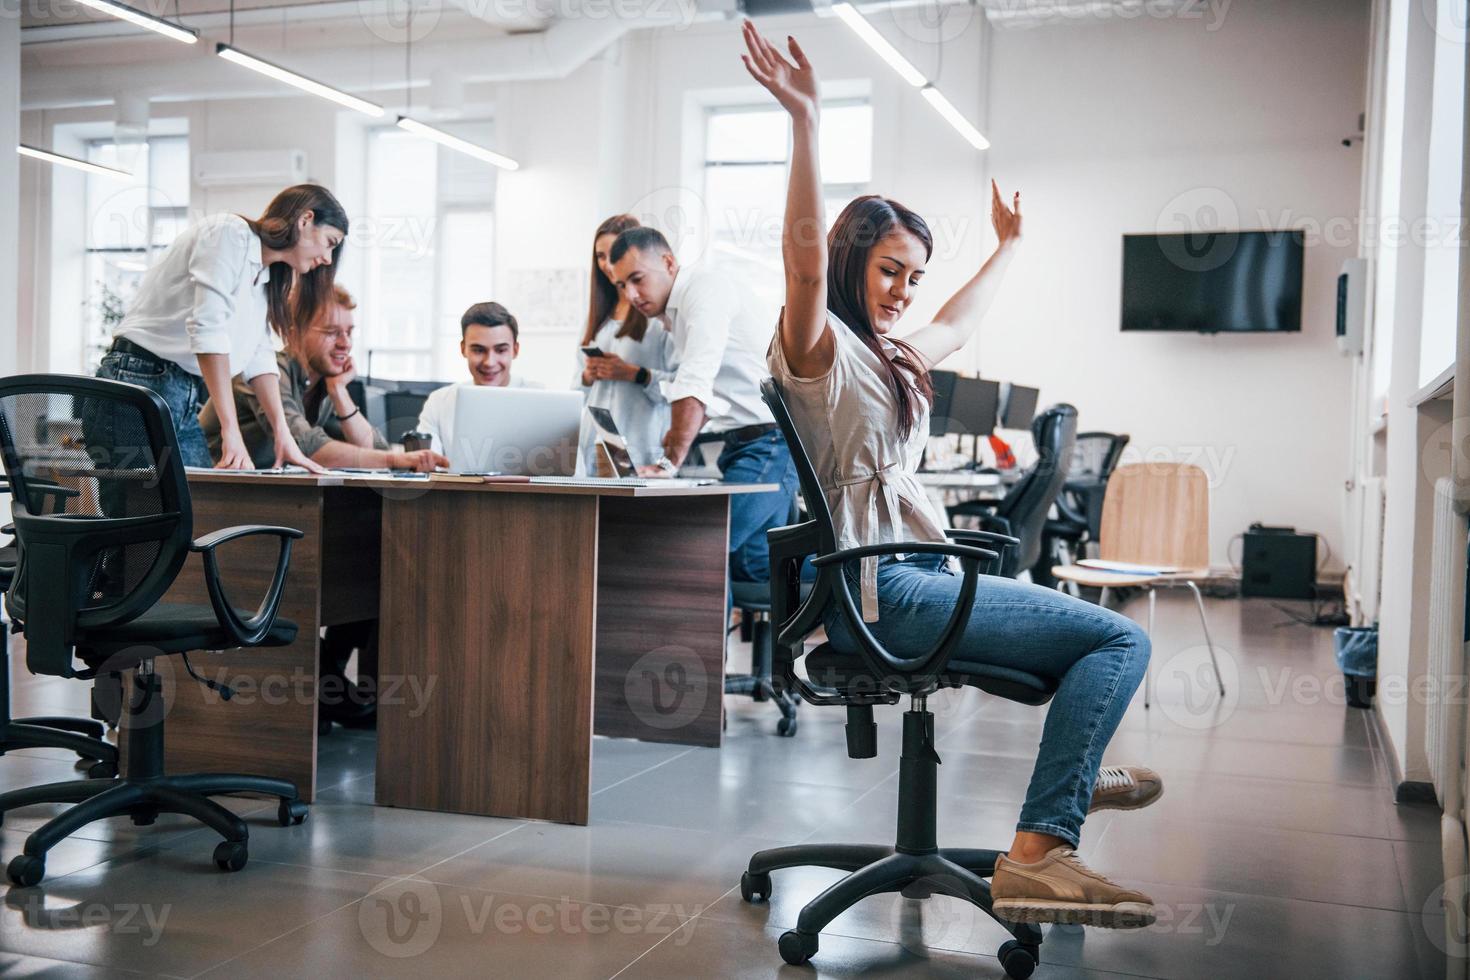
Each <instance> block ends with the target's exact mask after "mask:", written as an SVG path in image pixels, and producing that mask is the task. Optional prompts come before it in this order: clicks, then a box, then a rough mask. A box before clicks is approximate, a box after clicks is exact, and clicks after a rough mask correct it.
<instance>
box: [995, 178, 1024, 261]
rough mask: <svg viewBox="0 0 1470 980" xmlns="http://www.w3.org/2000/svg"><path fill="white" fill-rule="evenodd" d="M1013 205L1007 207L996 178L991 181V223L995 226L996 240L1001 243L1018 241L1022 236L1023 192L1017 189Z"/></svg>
mask: <svg viewBox="0 0 1470 980" xmlns="http://www.w3.org/2000/svg"><path fill="white" fill-rule="evenodd" d="M1011 200H1012V205H1011V207H1006V202H1005V200H1004V198H1002V197H1001V196H1000V188H999V187H998V186H997V185H996V183H995V181H994V180H991V182H990V223H991V225H992V226H994V228H995V238H996V241H997V242H999V243H1000V244H1001V245H1004V244H1006V243H1007V242H1011V241H1017V240H1019V239H1020V237H1021V192H1020V191H1016V195H1015V197H1014V198H1012V199H1011Z"/></svg>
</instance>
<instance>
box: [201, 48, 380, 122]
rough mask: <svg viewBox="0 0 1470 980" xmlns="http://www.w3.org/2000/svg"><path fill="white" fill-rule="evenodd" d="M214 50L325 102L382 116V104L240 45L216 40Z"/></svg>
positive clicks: (229, 59) (374, 115) (222, 55)
mask: <svg viewBox="0 0 1470 980" xmlns="http://www.w3.org/2000/svg"><path fill="white" fill-rule="evenodd" d="M214 53H215V54H217V55H219V56H220V57H221V58H223V59H225V60H226V61H233V62H234V63H235V64H237V65H241V66H243V67H245V68H249V69H250V70H251V71H254V72H259V73H260V74H262V75H265V76H266V77H267V78H274V79H275V80H276V81H278V82H285V83H286V84H287V85H294V86H295V87H296V88H299V89H301V91H303V92H310V93H311V94H312V95H315V96H317V97H318V98H323V99H326V100H327V101H328V102H335V103H337V104H338V105H341V106H346V107H347V108H349V109H356V110H357V111H358V112H360V113H362V114H363V115H365V116H372V117H373V118H374V119H381V118H382V117H383V115H384V111H385V110H384V109H383V107H382V106H380V105H378V104H377V103H375V102H369V101H367V100H366V99H359V98H358V97H357V96H355V95H349V94H348V93H346V92H344V91H342V90H341V89H337V88H332V86H330V85H324V84H322V83H321V82H318V81H316V80H315V79H311V78H307V77H306V76H305V75H300V74H297V73H296V72H294V71H291V70H290V69H289V68H282V67H281V66H280V65H277V64H272V63H271V62H269V61H266V60H265V59H263V58H257V57H255V55H253V54H246V53H245V52H244V51H241V50H240V49H239V48H235V47H231V46H230V45H228V44H216V45H215V46H214Z"/></svg>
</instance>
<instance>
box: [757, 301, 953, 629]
mask: <svg viewBox="0 0 1470 980" xmlns="http://www.w3.org/2000/svg"><path fill="white" fill-rule="evenodd" d="M827 324H828V326H829V327H830V328H831V330H832V335H833V337H834V338H835V341H836V342H835V343H834V344H833V348H834V353H833V357H832V367H831V368H829V369H828V371H827V373H826V374H823V375H820V376H818V377H815V378H803V377H801V376H800V375H798V374H797V373H796V372H794V371H793V370H791V366H790V365H789V364H787V363H786V354H785V351H783V350H782V349H781V338H780V337H779V336H777V337H775V338H774V339H772V341H771V347H770V352H769V354H768V356H767V360H768V362H769V363H770V366H771V373H772V374H773V375H774V376H775V378H776V380H777V381H779V382H780V383H781V389H782V394H783V398H784V400H785V402H786V408H787V410H788V411H789V412H790V413H791V421H792V424H793V425H795V426H796V431H797V434H798V435H799V436H801V442H802V445H803V446H805V447H806V450H807V453H808V456H809V458H810V459H811V463H812V468H813V469H814V470H816V474H817V481H818V482H819V483H821V485H822V491H823V493H824V494H825V495H826V497H827V508H828V510H830V511H831V513H832V525H833V529H834V531H835V532H836V536H837V547H838V548H856V547H859V546H861V545H865V544H889V543H892V542H895V541H944V540H946V538H945V534H944V529H945V526H946V522H945V520H944V518H943V517H942V516H941V515H940V514H939V512H938V511H936V510H935V509H934V504H933V502H931V501H930V499H929V495H928V494H927V493H926V492H925V491H924V487H923V485H922V484H920V483H919V481H918V479H917V478H916V477H915V476H914V474H915V473H916V472H917V471H918V469H919V463H920V461H921V460H922V459H923V458H924V446H925V444H926V443H927V442H928V439H929V403H928V402H927V401H926V400H925V399H923V398H922V397H919V398H916V399H915V405H914V408H915V411H914V426H913V429H912V430H911V431H910V432H909V436H908V438H907V439H901V438H899V434H898V403H897V402H896V401H895V399H894V396H893V390H892V389H891V388H889V386H888V372H887V370H886V368H885V367H884V365H883V362H882V361H881V360H879V358H878V355H877V354H875V353H873V351H872V349H870V348H869V347H868V346H867V345H866V344H864V343H863V342H862V341H861V340H859V339H858V337H857V335H856V334H854V333H853V332H852V331H851V330H849V329H848V328H847V327H846V326H845V325H844V324H843V323H842V321H841V320H839V319H837V317H835V316H833V315H832V314H831V313H830V312H829V313H828V314H827ZM878 344H879V347H880V349H881V350H882V351H883V355H884V356H885V357H887V358H889V359H890V360H891V359H892V358H893V357H895V356H896V355H897V354H898V348H897V347H895V346H894V344H893V343H892V342H891V341H889V340H887V339H886V338H882V337H880V338H879V340H878ZM861 567H862V608H863V619H864V620H866V621H868V622H873V621H875V620H877V618H878V559H877V558H864V559H862V566H861Z"/></svg>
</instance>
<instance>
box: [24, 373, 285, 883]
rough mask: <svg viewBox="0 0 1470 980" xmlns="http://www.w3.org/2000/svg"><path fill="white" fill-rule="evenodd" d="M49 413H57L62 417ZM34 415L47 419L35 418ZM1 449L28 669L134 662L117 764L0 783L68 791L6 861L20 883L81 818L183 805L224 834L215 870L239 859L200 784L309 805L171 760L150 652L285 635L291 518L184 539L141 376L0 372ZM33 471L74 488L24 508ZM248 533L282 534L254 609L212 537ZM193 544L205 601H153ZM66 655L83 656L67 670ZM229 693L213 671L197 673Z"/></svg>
mask: <svg viewBox="0 0 1470 980" xmlns="http://www.w3.org/2000/svg"><path fill="white" fill-rule="evenodd" d="M58 412H59V413H61V416H60V418H61V421H58ZM43 416H44V418H43ZM0 454H3V460H4V465H5V472H6V474H7V476H8V477H9V479H10V483H11V485H12V486H13V487H14V488H15V491H16V493H15V508H14V518H15V534H16V540H17V542H18V555H19V561H18V563H17V567H16V572H15V581H14V583H13V585H12V587H11V589H10V591H9V593H8V594H7V596H6V609H7V611H8V612H9V613H10V616H11V619H12V620H13V621H14V622H15V623H16V624H17V625H18V626H19V628H20V629H21V631H22V632H24V634H25V637H26V666H27V667H28V668H29V669H30V670H31V672H32V673H37V674H48V675H51V676H55V677H74V678H79V679H84V680H85V679H93V678H96V677H98V676H99V675H117V674H121V673H123V672H125V671H132V672H133V685H132V694H131V697H130V698H129V699H128V703H127V704H126V706H125V708H124V712H125V714H124V717H125V719H126V724H125V726H124V727H125V728H126V729H127V739H128V753H127V773H126V775H124V776H123V777H122V778H120V779H111V780H101V779H91V780H77V781H73V782H64V783H50V784H47V785H44V786H32V787H27V788H25V789H18V790H13V791H11V792H8V793H3V794H0V818H3V814H4V813H6V812H8V811H10V810H14V809H16V808H18V807H22V806H29V805H31V804H34V803H74V804H76V805H75V806H73V807H71V808H70V809H68V810H67V811H66V812H64V813H62V814H61V815H59V816H57V817H55V818H54V819H52V820H50V821H48V822H47V823H45V824H44V825H42V826H41V827H40V828H39V829H37V830H36V831H35V832H34V833H32V834H31V835H30V836H29V837H28V838H26V842H25V853H23V854H21V855H19V856H17V857H16V858H14V859H13V860H12V861H11V862H10V865H9V867H8V868H7V869H6V871H7V874H8V875H9V877H10V880H11V881H12V882H13V883H15V884H16V885H19V886H27V885H34V884H36V883H38V882H39V881H40V880H41V878H42V877H43V876H44V874H45V870H46V863H45V862H46V852H47V851H49V850H50V849H51V848H52V847H54V846H55V845H56V844H57V843H58V842H60V841H61V840H63V839H65V838H66V837H68V836H69V835H71V834H73V833H75V832H76V831H77V830H79V829H80V828H81V827H83V826H85V825H87V824H89V823H92V822H93V821H96V820H101V819H103V818H105V817H112V816H120V815H123V814H127V815H129V816H131V817H132V819H133V822H134V823H135V824H139V825H146V824H151V823H152V822H153V821H154V820H155V819H156V818H157V816H158V814H159V813H165V812H167V813H183V814H187V815H188V816H191V817H194V818H195V819H197V820H199V821H201V822H202V823H204V824H205V825H207V826H209V827H211V828H212V829H214V830H216V831H218V832H219V833H220V835H221V836H223V837H224V841H223V842H221V843H220V844H219V845H218V846H217V847H216V848H215V851H214V862H215V864H216V865H217V866H218V867H219V868H221V869H222V870H226V871H237V870H239V869H240V868H242V867H244V866H245V862H246V859H247V857H248V852H247V842H248V838H249V832H248V830H247V828H246V826H245V822H244V821H243V820H241V819H240V818H239V817H238V816H236V815H235V814H233V813H231V812H230V811H229V810H227V809H225V808H224V807H223V806H220V805H219V804H218V803H216V802H214V801H213V800H211V799H209V797H210V796H214V795H218V794H223V793H259V794H265V795H268V796H276V797H279V798H280V801H281V802H280V805H279V807H278V809H277V812H276V816H277V819H278V821H279V822H280V823H281V824H282V825H283V826H285V825H288V824H293V823H300V822H301V821H302V820H304V819H306V805H305V804H304V803H303V802H301V800H300V798H299V794H298V793H297V791H296V787H295V786H294V785H293V784H291V783H290V782H288V781H286V780H284V779H272V778H268V777H265V776H245V775H236V774H227V773H201V774H192V775H166V774H165V773H164V764H163V763H164V744H163V721H164V717H165V715H166V713H167V710H166V706H165V704H164V701H163V688H162V684H161V683H160V681H159V679H158V676H157V675H156V674H155V673H154V671H153V661H154V658H156V657H159V656H163V655H167V654H176V653H177V654H184V655H185V656H184V664H185V668H186V669H187V670H188V671H189V673H190V674H191V675H192V674H193V669H192V667H190V666H189V662H188V657H187V654H188V651H191V650H224V649H232V648H236V647H254V646H281V645H285V644H288V643H290V642H292V641H293V640H294V639H295V637H296V625H295V624H294V623H292V622H290V621H288V620H285V619H280V618H278V617H277V615H276V610H277V608H278V607H279V605H280V601H281V589H282V586H283V584H284V582H285V578H286V569H287V567H288V565H289V563H290V558H291V541H292V539H294V538H299V537H301V532H300V531H297V530H295V529H293V528H286V527H264V526H240V527H230V528H224V529H222V530H219V531H214V532H212V533H210V534H206V535H205V536H204V537H202V538H200V539H199V540H197V541H194V540H192V531H193V515H192V512H191V510H190V505H189V487H188V484H187V483H186V482H185V476H184V466H183V461H182V460H181V459H180V457H179V446H178V439H177V437H176V436H175V434H174V427H173V422H172V420H171V419H170V417H169V412H168V407H167V406H166V405H165V404H164V402H163V400H162V399H161V398H160V397H159V396H158V395H157V394H155V393H153V392H152V391H149V390H148V389H146V388H142V387H139V386H136V385H129V384H122V383H120V382H116V381H104V380H101V379H97V378H73V377H62V376H54V375H23V376H19V377H12V378H6V379H3V380H0ZM33 481H45V482H47V483H52V484H56V485H59V486H65V487H69V488H71V489H73V490H76V491H77V496H76V497H75V498H74V499H73V500H72V501H70V502H69V506H68V508H67V510H66V512H64V513H60V514H54V513H53V514H45V513H34V512H32V511H31V509H30V503H29V502H30V501H32V500H33V499H34V495H33V493H32V483H33ZM252 534H271V535H275V536H277V537H278V538H279V539H280V553H279V557H278V560H277V563H276V571H275V576H274V578H273V579H272V581H271V583H270V586H269V587H268V588H267V590H266V594H265V598H264V600H263V601H262V602H261V604H260V607H259V608H258V609H257V610H256V611H255V613H254V614H253V615H252V614H247V613H243V612H241V611H240V610H238V609H236V608H235V607H234V606H232V605H231V604H230V602H229V600H228V598H227V597H226V594H225V588H224V585H223V583H222V582H221V581H220V575H219V567H218V564H217V559H216V555H215V549H217V548H218V547H219V546H220V545H222V544H224V543H225V542H227V541H233V540H235V539H237V538H242V537H245V536H247V535H252ZM191 552H198V553H200V554H201V555H202V556H203V563H204V581H205V586H206V588H207V589H208V591H209V597H210V605H209V606H194V605H183V604H169V603H161V602H159V599H161V598H162V597H163V594H164V593H165V592H166V591H167V590H168V588H169V586H170V585H171V584H173V581H174V579H175V578H176V577H177V576H178V574H179V571H180V569H181V568H182V567H183V565H184V561H185V559H186V558H187V557H188V556H189V554H190V553H191ZM74 661H80V662H81V665H82V667H81V669H77V667H76V665H75V662H74ZM203 683H205V684H206V685H208V686H210V687H212V688H214V689H216V690H218V691H219V692H220V694H221V696H222V697H224V698H225V699H226V700H228V698H229V697H230V696H231V694H233V692H232V691H230V690H229V689H228V688H227V687H225V686H224V685H220V684H217V683H216V682H214V681H203Z"/></svg>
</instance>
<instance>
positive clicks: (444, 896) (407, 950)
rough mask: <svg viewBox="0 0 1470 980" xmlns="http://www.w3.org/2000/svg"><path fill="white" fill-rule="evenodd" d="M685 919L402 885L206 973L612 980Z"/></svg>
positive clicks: (404, 882)
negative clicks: (590, 979) (589, 979)
mask: <svg viewBox="0 0 1470 980" xmlns="http://www.w3.org/2000/svg"><path fill="white" fill-rule="evenodd" d="M683 922H684V920H683V919H680V918H677V917H675V916H673V915H671V914H670V913H668V912H667V911H651V912H645V911H642V910H638V909H631V908H621V909H613V908H609V907H607V906H602V905H589V904H583V903H578V902H572V901H566V900H556V899H554V900H548V899H546V898H541V897H535V896H522V895H515V894H511V893H505V892H498V893H493V894H492V893H489V892H482V891H476V890H473V889H464V888H456V887H454V886H452V885H443V884H432V883H430V882H425V881H422V880H418V879H399V880H395V881H393V882H389V883H386V884H385V886H384V887H383V888H382V889H381V890H380V891H377V892H375V893H373V894H371V895H368V896H367V897H366V898H365V899H364V900H362V901H359V902H353V903H352V904H351V905H349V906H347V907H345V908H341V909H338V910H337V911H335V912H332V913H331V914H329V915H326V916H323V917H321V918H319V919H316V920H315V921H311V922H308V923H306V924H305V925H303V926H302V927H301V928H299V929H297V930H296V931H294V932H292V933H291V934H290V935H287V936H284V937H282V938H281V939H278V940H276V941H275V942H273V943H271V944H270V945H268V946H265V947H262V948H258V949H253V950H250V951H248V952H247V953H246V954H245V955H243V956H240V957H239V958H238V959H234V960H232V961H230V962H228V963H226V964H224V965H223V966H221V967H219V968H217V969H214V970H211V971H210V972H209V973H208V974H206V976H208V977H210V978H215V977H249V978H255V977H260V976H278V975H280V974H281V971H282V970H286V971H288V972H289V973H290V974H291V975H294V976H303V977H306V976H318V977H380V976H414V977H486V978H497V980H498V978H505V980H524V978H528V977H545V976H558V977H611V976H613V975H614V974H616V973H617V972H618V971H619V970H621V969H622V968H623V967H624V966H626V965H628V964H629V963H631V962H633V961H634V960H635V959H637V957H638V956H639V955H640V954H642V953H643V952H645V951H646V950H648V949H649V948H651V947H652V946H653V945H654V944H655V943H657V942H659V941H660V940H662V939H666V938H668V937H669V936H670V935H671V934H673V933H675V932H677V931H678V930H679V929H680V928H681V926H682V924H683Z"/></svg>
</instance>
